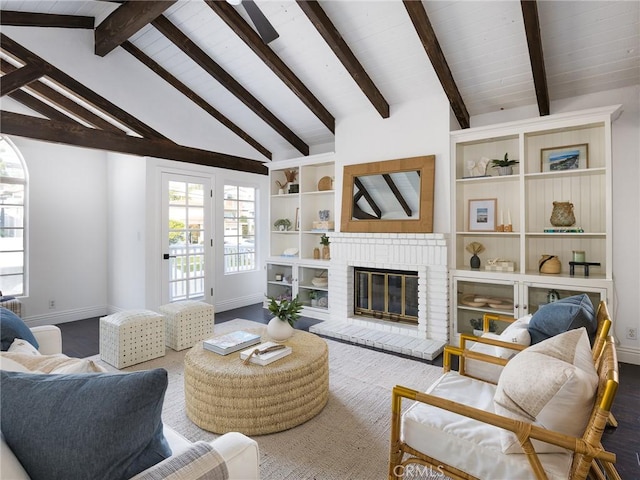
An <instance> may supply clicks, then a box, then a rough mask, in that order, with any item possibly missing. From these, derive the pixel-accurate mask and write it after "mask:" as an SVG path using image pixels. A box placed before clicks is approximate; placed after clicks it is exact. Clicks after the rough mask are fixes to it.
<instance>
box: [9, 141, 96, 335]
mask: <svg viewBox="0 0 640 480" xmlns="http://www.w3.org/2000/svg"><path fill="white" fill-rule="evenodd" d="M11 140H12V141H13V143H14V144H15V145H16V147H17V148H18V149H19V150H20V153H21V154H22V156H23V157H24V160H25V163H26V165H27V169H28V171H29V197H28V202H29V203H28V219H27V222H28V223H27V228H28V239H29V244H28V247H27V248H28V258H29V265H28V276H29V277H28V282H29V291H28V296H26V297H25V298H23V299H22V303H23V316H25V320H27V321H28V323H29V324H30V325H39V324H45V323H60V322H65V321H71V320H79V319H82V318H88V317H93V316H96V315H100V314H103V313H104V312H105V310H106V305H107V256H106V255H105V253H106V248H107V218H106V215H105V213H106V210H107V182H106V177H107V163H106V154H105V153H104V152H100V151H96V150H87V149H81V148H74V147H67V146H64V145H55V144H47V143H43V142H38V141H33V140H27V139H23V138H18V137H11ZM50 300H54V301H55V308H53V309H50V308H49V301H50Z"/></svg>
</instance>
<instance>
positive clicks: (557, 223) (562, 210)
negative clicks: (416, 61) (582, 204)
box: [549, 202, 576, 227]
mask: <svg viewBox="0 0 640 480" xmlns="http://www.w3.org/2000/svg"><path fill="white" fill-rule="evenodd" d="M549 221H550V222H551V225H553V226H554V227H571V226H572V225H575V224H576V217H575V215H574V214H573V203H571V202H553V210H552V211H551V218H550V219H549Z"/></svg>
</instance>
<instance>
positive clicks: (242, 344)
mask: <svg viewBox="0 0 640 480" xmlns="http://www.w3.org/2000/svg"><path fill="white" fill-rule="evenodd" d="M256 343H260V335H257V334H255V333H250V332H245V331H244V330H238V331H236V332H231V333H227V334H226V335H222V336H220V337H214V338H210V339H208V340H205V341H204V342H203V347H204V349H205V350H209V351H211V352H215V353H218V354H220V355H228V354H229V353H233V352H237V351H238V350H242V349H243V348H247V347H250V346H251V345H255V344H256Z"/></svg>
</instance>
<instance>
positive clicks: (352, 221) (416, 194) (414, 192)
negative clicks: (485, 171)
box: [340, 155, 436, 233]
mask: <svg viewBox="0 0 640 480" xmlns="http://www.w3.org/2000/svg"><path fill="white" fill-rule="evenodd" d="M435 160H436V157H435V155H426V156H421V157H411V158H401V159H397V160H386V161H382V162H371V163H360V164H356V165H346V166H345V167H344V175H343V179H342V214H341V216H342V218H341V222H340V230H341V231H343V232H379V233H382V232H393V233H403V232H408V233H432V232H433V188H434V178H435Z"/></svg>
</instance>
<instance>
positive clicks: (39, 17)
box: [0, 10, 95, 30]
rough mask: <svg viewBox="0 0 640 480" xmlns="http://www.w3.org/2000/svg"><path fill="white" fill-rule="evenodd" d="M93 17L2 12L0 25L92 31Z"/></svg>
mask: <svg viewBox="0 0 640 480" xmlns="http://www.w3.org/2000/svg"><path fill="white" fill-rule="evenodd" d="M94 22H95V20H94V18H93V17H82V16H79V15H55V14H51V13H29V12H13V11H8V10H3V11H2V15H0V25H12V26H15V27H60V28H85V29H91V30H93V25H94Z"/></svg>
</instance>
